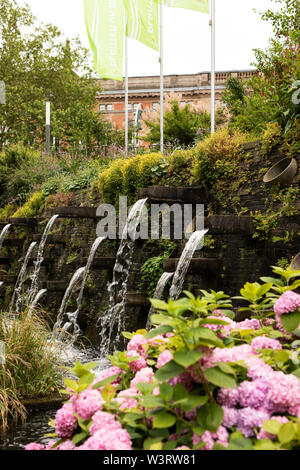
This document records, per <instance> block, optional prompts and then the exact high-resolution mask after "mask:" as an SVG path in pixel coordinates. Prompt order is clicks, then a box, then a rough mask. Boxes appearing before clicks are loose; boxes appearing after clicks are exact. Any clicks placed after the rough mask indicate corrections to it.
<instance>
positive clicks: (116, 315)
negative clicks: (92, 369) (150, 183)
mask: <svg viewBox="0 0 300 470" xmlns="http://www.w3.org/2000/svg"><path fill="white" fill-rule="evenodd" d="M147 200H148V199H140V200H139V201H137V202H136V203H135V204H134V206H133V207H132V208H131V210H130V212H129V216H128V219H127V222H126V225H125V228H124V230H123V234H122V239H121V243H120V247H119V250H118V253H117V259H116V264H115V267H114V272H113V281H112V283H111V284H110V285H109V287H108V291H109V296H110V307H109V309H108V311H107V312H106V313H105V314H104V315H103V318H102V319H101V320H102V321H101V332H100V354H101V357H104V356H105V355H106V354H108V352H109V348H110V343H111V336H112V332H113V328H114V326H115V322H116V320H117V321H118V330H117V336H116V339H115V344H117V343H118V341H119V339H120V336H121V332H122V329H123V328H124V311H125V305H126V294H127V284H128V278H129V274H130V268H131V266H132V256H133V249H134V243H135V240H136V230H137V227H138V226H139V224H140V223H141V220H142V216H143V209H144V206H145V204H146V202H147Z"/></svg>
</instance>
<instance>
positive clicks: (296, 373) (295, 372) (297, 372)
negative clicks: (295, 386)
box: [292, 367, 300, 379]
mask: <svg viewBox="0 0 300 470" xmlns="http://www.w3.org/2000/svg"><path fill="white" fill-rule="evenodd" d="M292 374H293V375H295V376H296V377H298V378H299V379H300V367H299V368H298V369H296V370H294V371H293V372H292Z"/></svg>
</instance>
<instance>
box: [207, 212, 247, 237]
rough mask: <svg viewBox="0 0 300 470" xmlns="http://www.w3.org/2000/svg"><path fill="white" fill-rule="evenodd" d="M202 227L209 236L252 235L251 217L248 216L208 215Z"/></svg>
mask: <svg viewBox="0 0 300 470" xmlns="http://www.w3.org/2000/svg"><path fill="white" fill-rule="evenodd" d="M204 226H205V228H206V229H208V230H209V233H210V234H218V233H246V234H253V233H254V226H253V222H252V217H249V216H238V215H210V216H208V217H205V221H204Z"/></svg>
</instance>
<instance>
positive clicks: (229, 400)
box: [217, 388, 239, 408]
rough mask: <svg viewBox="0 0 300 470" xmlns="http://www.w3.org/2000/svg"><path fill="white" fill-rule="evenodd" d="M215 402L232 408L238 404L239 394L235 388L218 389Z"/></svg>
mask: <svg viewBox="0 0 300 470" xmlns="http://www.w3.org/2000/svg"><path fill="white" fill-rule="evenodd" d="M217 401H218V403H219V404H220V405H223V406H227V407H228V408H234V407H235V406H236V405H237V404H238V402H239V392H238V389H237V388H220V390H219V391H218V396H217Z"/></svg>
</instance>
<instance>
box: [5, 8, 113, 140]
mask: <svg viewBox="0 0 300 470" xmlns="http://www.w3.org/2000/svg"><path fill="white" fill-rule="evenodd" d="M0 80H3V81H4V82H5V83H6V91H7V100H6V101H7V104H6V105H3V106H0V148H2V146H3V145H4V144H5V143H7V142H9V143H12V142H22V143H24V144H26V145H27V144H28V142H29V143H30V144H31V145H36V146H38V145H41V144H42V143H43V142H44V127H45V101H46V100H49V101H50V102H51V125H52V134H53V135H54V136H55V137H56V139H57V140H59V141H63V142H65V143H66V145H67V146H68V145H73V144H78V143H79V142H80V141H81V142H83V143H85V144H86V145H87V146H91V145H92V144H93V143H101V142H102V141H103V139H104V140H105V131H106V130H107V125H106V124H104V123H103V122H101V120H100V119H99V114H98V113H97V112H96V111H95V107H96V96H97V92H99V91H101V90H100V86H99V82H98V81H97V80H95V78H94V77H93V72H92V70H91V69H90V67H89V51H88V50H87V49H84V48H83V47H82V46H81V45H80V42H79V40H78V39H74V40H72V41H70V40H66V41H63V40H62V35H61V32H60V31H59V30H58V29H57V27H56V26H53V25H50V24H47V25H43V24H39V23H38V22H37V20H36V19H35V18H34V17H33V15H32V13H31V11H30V9H29V7H28V6H25V7H20V6H19V5H18V4H17V2H16V1H15V0H1V2H0ZM108 127H109V126H108Z"/></svg>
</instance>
